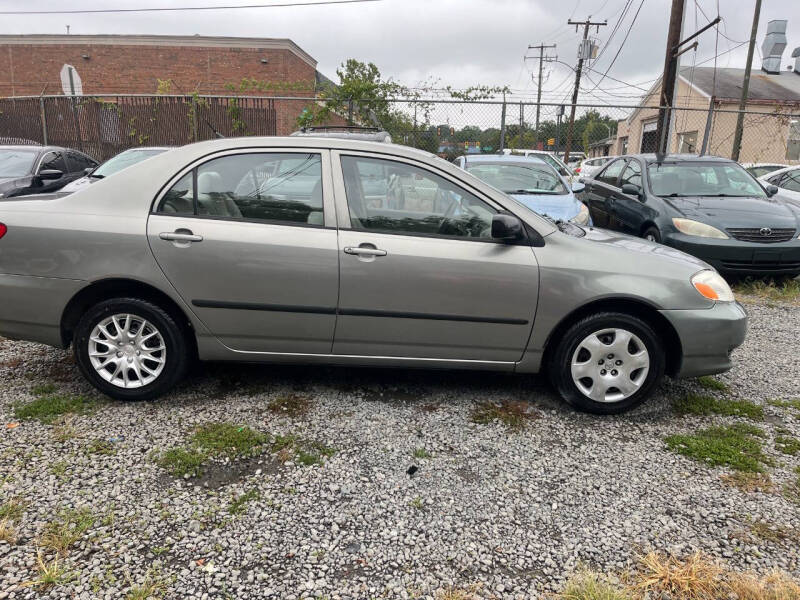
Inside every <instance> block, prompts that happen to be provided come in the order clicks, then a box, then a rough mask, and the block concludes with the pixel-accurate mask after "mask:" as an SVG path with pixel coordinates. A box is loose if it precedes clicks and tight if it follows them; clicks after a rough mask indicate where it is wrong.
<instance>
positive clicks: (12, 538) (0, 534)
mask: <svg viewBox="0 0 800 600" xmlns="http://www.w3.org/2000/svg"><path fill="white" fill-rule="evenodd" d="M16 541H17V533H16V532H15V531H14V528H13V527H12V526H11V519H9V518H8V517H6V518H5V519H0V542H5V543H6V544H15V543H16Z"/></svg>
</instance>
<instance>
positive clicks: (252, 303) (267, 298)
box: [0, 137, 746, 413]
mask: <svg viewBox="0 0 800 600" xmlns="http://www.w3.org/2000/svg"><path fill="white" fill-rule="evenodd" d="M745 329H746V315H745V312H744V311H743V310H742V308H741V307H740V306H739V304H737V303H736V302H735V301H734V299H733V296H732V294H731V291H730V288H729V287H728V285H727V284H726V283H725V281H724V280H723V279H722V278H721V277H720V276H719V275H718V274H717V273H716V271H714V270H713V269H711V268H710V267H709V266H708V265H707V264H705V263H703V262H702V261H699V260H697V259H695V258H692V257H690V256H688V255H686V254H682V253H681V252H678V251H676V250H673V249H670V248H667V247H664V246H661V245H657V244H653V243H650V242H647V241H644V240H640V239H636V238H633V237H628V236H625V235H622V234H615V233H611V232H606V231H600V230H592V229H584V228H582V227H579V226H577V225H574V224H570V223H560V224H559V225H556V224H554V223H553V222H551V221H550V220H547V219H545V218H543V217H540V216H538V215H537V214H536V213H534V212H533V211H531V210H530V209H528V208H526V207H525V206H524V205H522V204H520V203H518V202H517V201H515V200H514V199H513V198H511V197H509V196H507V195H505V194H504V193H502V192H501V191H498V190H496V189H495V188H493V187H491V186H489V185H488V184H486V183H483V182H482V181H481V180H480V179H478V178H476V177H474V176H472V175H470V174H469V173H467V172H465V171H463V170H461V169H459V168H458V167H456V166H455V165H453V164H450V163H448V162H446V161H444V160H442V159H439V158H437V157H435V156H433V155H431V154H428V153H425V152H421V151H419V150H415V149H412V148H407V147H402V146H396V145H391V144H383V143H373V142H364V141H353V140H343V139H336V138H327V139H323V138H312V137H288V138H280V137H272V138H249V137H248V138H231V139H219V140H214V141H209V142H201V143H197V144H192V145H188V146H184V147H181V148H178V149H174V150H171V151H169V152H165V153H164V154H161V155H159V156H156V157H153V158H151V159H149V160H147V161H144V162H142V163H139V164H137V165H133V166H131V167H129V168H127V169H125V170H123V171H120V172H119V173H117V174H115V175H114V177H111V178H109V179H103V180H101V181H99V182H98V183H96V184H94V185H92V186H89V187H87V188H85V189H83V190H81V191H79V192H77V193H75V194H72V195H69V196H62V197H54V196H47V195H43V196H37V197H32V198H30V199H27V200H22V199H20V200H11V201H7V202H3V203H2V205H0V334H2V335H4V336H7V337H9V338H17V339H24V340H31V341H38V342H44V343H46V344H51V345H54V346H61V347H66V346H68V345H70V344H72V346H73V349H74V353H75V357H76V360H77V363H78V365H79V367H80V369H81V371H82V372H83V374H84V375H85V376H86V377H87V378H88V379H89V380H90V381H91V382H92V383H93V384H94V385H95V386H96V387H97V388H99V389H100V390H102V391H103V392H105V393H106V394H108V395H110V396H113V397H115V398H119V399H131V400H133V399H148V398H155V397H157V396H160V395H162V394H164V393H165V392H166V391H167V390H169V389H170V388H171V387H172V386H174V385H175V384H176V383H177V382H178V381H179V380H180V379H181V377H182V376H183V375H184V373H185V372H186V369H187V366H188V364H189V363H190V361H191V360H192V359H193V358H195V357H197V358H200V359H201V360H222V361H225V360H229V361H249V362H294V363H314V364H322V363H324V364H339V365H377V366H394V367H431V368H468V369H485V370H497V371H516V372H519V373H536V372H540V371H544V372H546V373H548V374H549V376H550V378H551V380H552V381H553V384H554V385H555V387H556V389H557V390H558V392H559V393H560V394H561V396H563V398H564V399H565V400H567V401H568V402H569V403H570V404H572V405H574V406H576V407H578V408H580V409H583V410H588V411H593V412H597V413H615V412H620V411H623V410H625V409H629V408H631V407H633V406H634V405H636V404H638V403H640V402H642V401H643V400H644V399H646V398H647V397H648V396H649V395H650V393H651V392H652V391H653V389H654V387H655V386H656V384H657V383H658V381H659V379H660V378H661V377H662V375H663V374H664V373H667V374H670V375H672V376H682V377H686V376H695V375H702V374H707V373H718V372H721V371H725V370H727V369H729V368H730V367H731V359H730V353H731V351H732V350H733V349H734V348H736V347H737V346H739V345H740V344H741V343H742V341H743V339H744V335H745Z"/></svg>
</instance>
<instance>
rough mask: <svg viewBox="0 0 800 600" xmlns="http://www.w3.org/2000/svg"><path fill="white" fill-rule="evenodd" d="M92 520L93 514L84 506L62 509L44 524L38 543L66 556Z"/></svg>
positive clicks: (93, 518)
mask: <svg viewBox="0 0 800 600" xmlns="http://www.w3.org/2000/svg"><path fill="white" fill-rule="evenodd" d="M94 521H95V517H94V515H93V514H92V512H91V510H89V509H88V508H86V507H84V508H80V509H65V510H62V511H61V512H60V513H59V515H58V518H57V519H56V520H55V521H51V522H50V523H48V524H47V525H45V528H44V531H43V532H42V536H41V539H40V544H41V546H42V547H44V548H49V549H50V550H55V551H56V552H58V553H59V554H60V555H62V556H66V554H67V552H68V551H69V549H70V547H71V546H72V545H73V544H74V543H75V542H77V541H78V540H80V539H81V538H82V537H83V534H84V533H86V532H87V531H88V530H89V529H90V528H91V527H92V525H94Z"/></svg>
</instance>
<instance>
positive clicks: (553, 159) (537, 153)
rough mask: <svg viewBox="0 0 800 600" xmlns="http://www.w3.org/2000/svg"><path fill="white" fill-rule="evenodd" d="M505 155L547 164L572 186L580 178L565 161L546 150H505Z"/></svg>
mask: <svg viewBox="0 0 800 600" xmlns="http://www.w3.org/2000/svg"><path fill="white" fill-rule="evenodd" d="M503 154H513V155H515V156H529V157H530V156H533V157H534V158H539V159H541V160H543V161H544V162H546V163H547V164H548V165H550V166H551V167H553V168H554V169H555V170H556V172H557V173H558V174H559V175H561V176H562V177H564V178H565V179H566V180H567V181H568V182H569V183H570V184H572V183H575V182H576V181H577V180H578V177H577V176H576V175H575V173H573V171H572V169H571V168H570V167H568V166H567V165H566V164H564V161H563V160H561V159H560V158H559V157H558V156H556V155H555V154H554V153H553V152H547V151H546V150H504V151H503Z"/></svg>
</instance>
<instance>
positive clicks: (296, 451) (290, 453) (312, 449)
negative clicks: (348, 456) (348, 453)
mask: <svg viewBox="0 0 800 600" xmlns="http://www.w3.org/2000/svg"><path fill="white" fill-rule="evenodd" d="M271 449H272V451H273V452H276V453H277V454H278V459H279V460H281V461H282V462H288V461H290V460H292V458H294V459H295V460H296V461H297V462H298V463H299V464H301V465H303V466H304V467H310V466H313V465H321V464H323V462H324V460H323V459H324V458H330V457H331V456H333V455H334V454H336V448H331V447H330V446H326V445H325V444H323V443H321V442H317V441H313V440H301V439H300V438H298V437H297V436H296V435H293V434H288V435H283V436H282V435H278V436H275V438H274V439H273V441H272V444H271Z"/></svg>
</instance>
